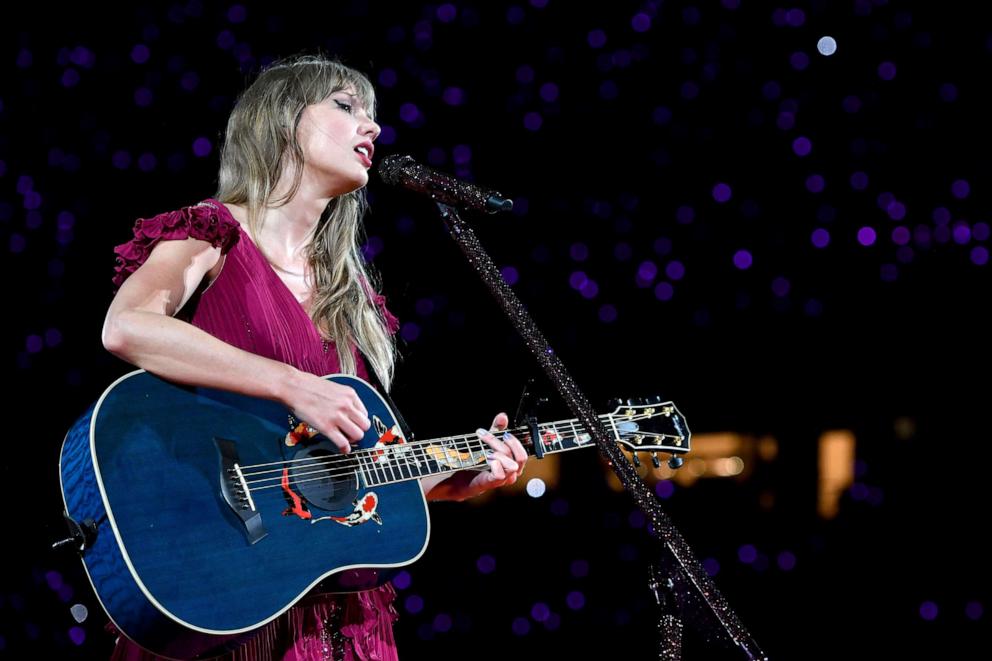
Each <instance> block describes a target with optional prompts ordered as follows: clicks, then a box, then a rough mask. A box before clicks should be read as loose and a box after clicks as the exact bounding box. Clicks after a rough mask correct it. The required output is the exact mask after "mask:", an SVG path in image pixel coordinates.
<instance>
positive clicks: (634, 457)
mask: <svg viewBox="0 0 992 661" xmlns="http://www.w3.org/2000/svg"><path fill="white" fill-rule="evenodd" d="M630 457H631V459H633V460H634V466H636V467H637V468H640V467H641V460H640V459H638V458H637V452H636V451H634V452H631V453H630Z"/></svg>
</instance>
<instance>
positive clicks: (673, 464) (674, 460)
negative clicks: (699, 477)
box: [668, 456, 685, 470]
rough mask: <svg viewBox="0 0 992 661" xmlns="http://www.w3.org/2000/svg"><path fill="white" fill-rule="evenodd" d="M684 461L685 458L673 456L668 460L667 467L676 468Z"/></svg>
mask: <svg viewBox="0 0 992 661" xmlns="http://www.w3.org/2000/svg"><path fill="white" fill-rule="evenodd" d="M684 463H685V459H683V458H682V457H675V456H673V457H672V458H671V459H669V460H668V467H669V468H671V469H672V470H676V469H677V468H679V467H680V466H681V465H682V464H684Z"/></svg>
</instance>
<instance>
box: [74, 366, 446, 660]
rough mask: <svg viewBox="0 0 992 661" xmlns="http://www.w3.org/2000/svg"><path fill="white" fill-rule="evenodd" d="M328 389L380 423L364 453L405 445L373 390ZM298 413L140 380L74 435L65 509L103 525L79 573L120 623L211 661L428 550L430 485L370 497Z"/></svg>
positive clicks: (392, 487)
mask: <svg viewBox="0 0 992 661" xmlns="http://www.w3.org/2000/svg"><path fill="white" fill-rule="evenodd" d="M325 378H327V379H329V380H333V381H335V382H337V383H341V384H343V385H348V386H351V387H352V388H354V389H355V390H356V391H357V392H358V394H359V396H360V397H361V399H362V401H363V403H364V404H365V407H366V408H367V410H368V412H369V419H370V420H372V421H373V426H372V427H371V428H370V429H369V431H368V432H366V435H365V438H364V439H363V440H362V441H361V442H360V443H353V444H352V447H353V449H355V448H372V447H374V446H376V445H377V443H378V444H380V445H381V444H383V443H389V444H394V445H395V444H397V443H405V442H406V440H405V439H403V438H402V436H401V432H399V429H398V427H397V426H396V421H395V418H394V416H393V414H392V412H391V411H390V409H389V407H388V405H387V404H386V402H385V401H384V400H383V399H382V398H381V397H380V396H379V394H378V393H377V392H376V391H375V390H374V389H373V388H372V387H371V386H370V385H369V384H368V383H366V382H365V381H363V380H361V379H359V378H356V377H352V376H347V375H332V376H328V377H325ZM288 414H289V411H287V409H286V408H285V407H284V406H282V405H280V404H278V403H276V402H271V401H268V400H264V399H256V398H251V397H245V396H241V395H238V394H236V393H231V392H228V391H221V390H213V389H205V388H192V387H184V386H179V385H176V384H173V383H170V382H167V381H165V380H163V379H160V378H158V377H156V376H154V375H153V374H151V373H149V372H147V371H145V370H138V371H136V372H132V373H130V374H127V375H125V376H123V377H121V378H120V379H119V380H118V381H117V382H115V383H114V384H113V385H112V386H110V388H108V389H107V390H106V391H105V392H104V393H103V395H102V397H101V398H100V400H99V401H97V402H96V403H94V404H93V405H92V406H91V407H90V408H89V409H88V410H87V411H86V412H85V413H84V414H83V415H82V416H81V417H80V418H79V419H78V420H77V422H76V423H75V424H74V425H73V427H72V428H71V429H70V431H69V433H68V434H67V435H66V438H65V441H64V443H63V447H62V453H61V460H60V463H59V471H60V475H61V482H62V493H63V498H64V501H65V509H66V513H67V514H68V516H70V517H72V518H73V519H74V520H76V521H78V522H83V521H84V520H87V519H91V520H93V521H94V522H96V523H97V524H98V529H97V534H96V536H95V540H94V541H93V542H92V544H91V545H90V546H88V547H87V548H85V549H84V550H83V551H82V560H83V564H84V566H85V569H86V572H87V574H88V576H89V579H90V582H91V583H92V585H93V589H94V591H95V593H96V594H97V596H98V598H99V600H100V602H101V605H102V606H103V608H104V610H105V611H106V612H107V614H108V616H109V617H110V619H111V620H112V621H113V622H114V624H115V625H116V626H117V628H118V629H119V630H121V631H122V632H123V633H124V634H125V635H127V636H128V637H129V638H131V639H132V640H134V641H135V642H136V643H138V644H139V645H141V646H142V647H144V648H146V649H148V650H150V651H153V652H155V653H157V654H160V655H163V656H170V657H181V658H195V657H200V658H203V657H209V656H215V655H218V654H221V653H223V652H225V651H228V650H230V649H233V648H234V647H237V646H238V645H240V644H242V643H243V642H244V641H245V640H247V638H249V637H250V636H251V635H253V634H254V630H256V629H257V628H258V627H260V626H262V625H264V624H265V623H267V622H269V621H270V620H272V619H274V618H275V617H277V616H278V615H280V614H281V613H283V612H284V611H285V610H287V609H288V608H289V607H290V606H292V605H293V604H294V603H296V602H297V601H298V600H299V599H300V598H301V597H303V596H304V595H305V594H306V593H307V592H309V591H310V590H311V589H313V588H314V587H315V586H318V584H321V582H322V581H324V580H325V579H328V577H332V579H331V580H333V581H334V583H333V586H331V585H328V583H329V582H331V580H329V581H328V582H325V583H324V584H321V585H320V588H318V591H347V590H361V589H368V588H371V587H375V586H376V585H379V584H381V583H382V582H384V581H385V580H388V578H389V577H390V576H391V575H392V574H393V573H394V571H395V570H393V569H391V568H396V567H401V566H404V565H407V564H410V563H412V562H414V561H415V560H416V559H417V558H419V557H420V555H422V554H423V552H424V550H425V549H426V547H427V542H428V539H429V535H430V521H429V518H428V511H427V502H426V499H425V498H424V495H423V493H422V491H421V487H420V483H419V481H418V480H416V479H412V480H410V479H408V480H406V481H398V482H395V483H388V484H380V485H378V486H369V484H368V481H367V480H366V479H365V477H366V476H367V473H363V471H362V470H355V468H356V467H357V460H356V459H352V458H350V457H351V454H352V453H349V455H342V454H340V453H339V452H338V450H337V449H336V448H335V447H334V446H333V444H331V443H330V442H329V441H328V440H327V439H326V438H324V437H323V436H321V435H313V430H309V433H308V430H306V427H305V425H303V424H301V423H299V422H297V421H293V420H291V419H290V416H289V415H288ZM294 430H295V432H294ZM301 430H302V433H300V432H301ZM291 432H294V433H291ZM367 460H368V459H367ZM308 467H309V468H311V469H313V468H314V467H316V468H317V469H319V470H316V471H314V470H310V471H309V474H308V471H307V468H308ZM315 474H316V476H317V477H313V475H315ZM242 485H246V486H247V485H250V486H249V488H248V489H247V490H240V487H241V486H242ZM246 493H247V494H248V495H247V496H246Z"/></svg>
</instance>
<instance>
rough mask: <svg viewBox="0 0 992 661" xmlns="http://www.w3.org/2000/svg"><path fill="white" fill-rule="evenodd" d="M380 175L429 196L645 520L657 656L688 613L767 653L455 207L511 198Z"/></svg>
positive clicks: (404, 161) (407, 165) (712, 635)
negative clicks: (653, 543) (651, 547)
mask: <svg viewBox="0 0 992 661" xmlns="http://www.w3.org/2000/svg"><path fill="white" fill-rule="evenodd" d="M380 174H381V175H382V178H383V180H384V181H386V182H387V183H390V184H400V185H403V186H404V187H406V188H410V189H411V190H415V191H418V192H422V193H426V194H429V195H430V196H431V197H432V198H433V199H434V200H435V202H436V203H437V206H438V208H439V210H440V213H441V218H442V220H443V221H444V223H445V226H446V227H447V228H448V231H449V232H450V233H451V236H452V238H453V239H454V240H455V242H456V243H457V244H458V245H459V247H460V248H461V250H462V252H463V253H464V254H465V257H466V258H467V259H468V261H469V264H471V265H472V268H474V269H475V270H476V272H477V273H478V274H479V276H480V277H481V278H482V280H483V282H485V283H486V286H488V287H489V290H490V291H491V292H492V294H493V296H494V297H495V298H496V300H497V302H499V304H500V305H501V306H502V308H503V311H504V312H505V313H506V316H507V318H508V319H509V320H510V323H511V324H513V326H514V327H515V328H516V329H517V332H518V333H519V334H520V336H521V337H522V338H523V339H524V342H525V343H526V344H527V346H528V348H530V350H531V353H533V354H534V356H535V357H536V358H537V361H538V363H540V365H541V367H543V368H544V371H545V372H546V373H547V375H548V378H549V379H550V380H551V382H552V383H554V384H555V386H556V387H557V388H558V392H559V393H560V394H561V396H562V398H563V399H564V400H565V401H566V402H567V404H568V407H569V408H570V409H571V410H572V413H573V414H574V415H575V416H576V417H577V418H578V419H579V420H580V421H581V422H582V424H583V425H585V429H586V430H588V432H589V433H590V435H591V436H592V438H593V439H594V440H595V441H596V445H597V446H598V447H599V451H600V453H601V454H602V455H603V456H604V457H605V458H606V461H607V463H608V464H609V465H610V467H611V468H612V469H613V472H614V473H616V475H617V477H618V478H619V479H620V482H621V483H622V484H623V485H624V488H626V490H627V492H628V493H629V494H631V496H633V498H634V501H635V502H636V503H637V505H638V507H640V509H641V510H642V511H643V512H644V514H645V515H646V516H647V518H648V520H649V521H650V522H651V524H652V528H653V530H652V532H651V534H652V535H653V536H654V537H655V538H656V539H657V541H658V542H659V545H660V549H659V551H660V553H659V559H658V561H657V562H655V563H652V564H651V565H650V566H649V581H648V586H649V588H650V589H651V590H652V592H653V593H654V596H655V600H656V603H657V606H658V647H657V652H658V658H659V659H664V660H666V661H677V660H678V659H681V657H682V627H683V619H686V617H688V619H689V621H690V622H691V623H692V624H693V625H694V629H695V630H697V631H698V632H699V633H700V634H702V636H703V637H704V638H705V639H706V641H707V642H709V643H719V644H721V645H724V646H732V647H736V648H739V649H740V651H742V652H743V653H744V654H745V655H746V656H747V658H749V659H767V658H768V657H767V656H766V655H765V654H764V652H762V651H761V649H760V648H759V647H758V644H757V643H756V642H755V641H754V639H753V638H752V637H751V635H750V634H749V633H748V632H747V630H746V629H745V628H744V625H743V624H742V623H741V622H740V620H739V619H738V618H737V615H736V614H735V613H734V611H733V610H731V608H730V605H729V604H728V603H727V602H726V600H725V599H724V598H723V595H721V594H720V592H719V590H717V588H716V585H714V583H713V581H712V580H711V579H710V577H709V575H708V574H707V573H706V571H705V570H704V569H703V567H702V566H701V565H700V564H699V561H698V560H697V559H696V557H695V555H694V554H693V552H692V551H691V550H690V548H689V545H688V544H687V543H686V541H685V540H684V539H683V538H682V535H681V534H680V533H679V532H678V531H677V530H676V529H675V527H674V526H673V525H672V522H671V520H670V519H669V518H668V515H667V514H665V513H664V512H663V511H662V509H661V505H660V503H659V502H658V499H657V498H656V497H655V496H654V494H653V493H652V492H651V490H650V489H648V488H647V486H646V485H645V484H644V482H643V481H642V480H641V479H640V477H639V476H638V475H637V471H636V470H635V469H634V468H633V467H632V466H631V465H630V463H629V462H628V461H627V460H626V458H625V457H624V455H623V452H622V451H621V450H620V448H619V446H618V445H617V444H616V443H614V442H613V440H612V438H611V434H610V433H609V432H607V431H606V429H605V428H604V427H603V426H602V423H601V422H600V419H599V417H598V416H597V415H596V413H595V412H594V411H593V409H592V407H591V406H590V405H589V402H588V400H587V399H586V397H585V395H584V394H583V393H582V391H581V390H579V388H578V386H577V385H576V384H575V381H573V380H572V377H571V375H570V374H569V373H568V370H566V369H565V366H564V364H562V362H561V360H560V359H559V358H558V355H557V354H556V353H555V351H554V349H552V348H551V345H549V344H548V341H547V340H546V339H545V338H544V335H543V334H542V333H541V331H540V330H539V329H538V328H537V325H536V324H535V323H534V320H533V319H532V318H531V316H530V314H529V313H528V312H527V310H526V309H525V308H524V306H523V304H522V303H521V302H520V300H519V299H518V298H517V296H516V294H514V292H513V290H512V289H510V287H509V285H507V284H506V281H505V280H504V279H503V277H502V275H501V274H500V272H499V270H498V269H497V268H496V265H495V264H494V263H493V261H492V259H491V258H490V257H489V255H488V253H486V251H485V249H484V248H483V247H482V245H481V244H480V243H479V240H478V238H477V237H476V235H475V232H473V231H472V228H471V227H469V225H468V224H467V223H466V222H465V221H463V220H462V218H461V217H460V216H459V215H458V211H457V209H456V206H461V207H467V208H472V209H476V210H482V211H486V212H489V213H495V212H497V211H509V210H510V209H512V208H513V202H512V201H511V200H508V199H505V198H503V197H502V196H501V195H500V194H499V193H498V192H496V191H492V190H487V189H482V188H480V187H477V186H475V185H473V184H468V183H466V182H463V181H460V180H458V179H454V178H451V177H447V176H446V175H441V174H440V173H437V172H434V171H432V170H430V169H428V168H425V167H423V166H419V165H417V164H416V163H415V162H414V161H413V159H412V158H410V157H409V156H403V157H395V156H394V157H389V158H387V159H385V160H384V162H383V163H382V166H381V167H380ZM532 440H533V441H534V442H535V445H536V444H537V443H538V442H539V439H536V438H532Z"/></svg>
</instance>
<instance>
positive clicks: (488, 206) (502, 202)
mask: <svg viewBox="0 0 992 661" xmlns="http://www.w3.org/2000/svg"><path fill="white" fill-rule="evenodd" d="M379 176H380V177H382V180H383V181H385V182H386V183H387V184H392V185H394V186H402V187H404V188H409V189H410V190H412V191H415V192H417V193H424V194H425V195H429V196H430V197H432V198H433V199H435V200H437V201H438V202H441V203H443V204H447V205H449V206H452V207H465V208H468V209H474V210H476V211H485V212H486V213H496V212H497V211H510V210H511V209H513V200H508V199H506V198H504V197H503V196H502V195H500V194H499V193H498V192H496V191H493V190H488V189H485V188H481V187H479V186H476V185H474V184H470V183H468V182H465V181H462V180H460V179H456V178H454V177H452V176H451V175H447V174H443V173H441V172H438V171H437V170H432V169H431V168H429V167H427V166H424V165H421V164H420V163H417V162H416V161H415V160H413V157H412V156H408V155H403V156H400V155H393V156H387V157H386V158H384V159H382V163H380V164H379Z"/></svg>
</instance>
